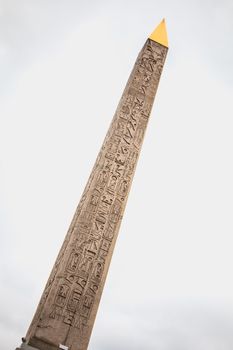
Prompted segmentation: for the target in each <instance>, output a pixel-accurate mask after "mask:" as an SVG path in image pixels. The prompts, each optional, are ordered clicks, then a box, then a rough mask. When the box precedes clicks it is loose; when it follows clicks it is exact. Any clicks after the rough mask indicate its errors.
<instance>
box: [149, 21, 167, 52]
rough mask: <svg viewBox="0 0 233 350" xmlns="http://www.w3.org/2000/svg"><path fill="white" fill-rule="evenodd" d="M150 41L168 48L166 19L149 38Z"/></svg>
mask: <svg viewBox="0 0 233 350" xmlns="http://www.w3.org/2000/svg"><path fill="white" fill-rule="evenodd" d="M149 39H151V40H153V41H156V42H157V43H159V44H161V45H163V46H166V47H168V39H167V29H166V23H165V19H163V20H162V21H161V23H160V24H159V25H158V26H157V27H156V28H155V30H154V31H153V32H152V33H151V35H150V36H149Z"/></svg>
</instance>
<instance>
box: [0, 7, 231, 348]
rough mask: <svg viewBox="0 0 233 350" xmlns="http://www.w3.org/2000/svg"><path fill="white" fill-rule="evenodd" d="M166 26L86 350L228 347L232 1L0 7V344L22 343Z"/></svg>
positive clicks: (229, 320) (10, 346) (229, 342)
mask: <svg viewBox="0 0 233 350" xmlns="http://www.w3.org/2000/svg"><path fill="white" fill-rule="evenodd" d="M163 17H165V18H166V20H167V29H168V36H169V43H170V49H169V53H168V57H167V61H166V65H165V68H164V72H163V75H162V79H161V82H160V86H159V90H158V94H157V97H156V100H155V105H154V108H153V112H152V115H151V120H150V123H149V126H148V131H147V134H146V137H145V142H144V145H143V150H142V153H141V157H140V160H139V164H138V168H137V171H136V175H135V179H134V183H133V187H132V190H131V193H130V197H129V202H128V205H127V209H126V213H125V217H124V220H123V224H122V227H121V230H120V234H119V238H118V242H117V244H116V249H115V252H114V256H113V260H112V264H111V267H110V270H109V276H108V278H107V282H106V286H105V290H104V293H103V298H102V301H101V304H100V308H99V312H98V316H97V320H96V324H95V327H94V331H93V335H92V338H91V342H90V346H89V349H90V350H119V349H120V350H126V349H127V350H131V349H132V350H187V349H188V350H220V349H221V350H232V348H233V332H232V328H233V282H232V265H233V255H232V246H233V238H232V233H233V222H232V209H233V184H232V178H233V164H232V150H233V138H232V135H233V119H232V115H233V113H232V111H233V108H232V90H233V68H232V61H233V48H232V38H233V3H232V1H227V0H222V1H215V0H212V1H210V0H202V1H201V0H196V1H194V0H190V1H184V0H180V1H178V0H173V1H172V0H163V1H162V0H161V1H152V0H143V1H138V0H134V1H133V0H124V1H122V0H118V1H107V0H105V1H104V0H102V1H101V0H100V1H95V2H94V1H92V2H91V1H89V2H87V1H69V0H67V1H61V0H56V1H53V0H47V1H43V0H40V1H36V0H34V1H33V0H30V1H29V0H21V1H17V0H2V1H0V76H1V79H0V116H1V117H0V118H1V128H0V166H1V171H0V198H1V200H0V229H1V236H0V240H1V241H0V246H1V248H2V249H1V257H0V268H1V285H0V295H1V298H0V341H1V350H8V349H9V350H10V349H14V347H15V346H16V345H19V343H20V339H21V337H22V336H24V334H25V333H26V330H27V328H28V326H29V324H30V321H31V318H32V316H33V313H34V311H35V308H36V306H37V303H38V301H39V298H40V295H41V293H42V290H43V288H44V285H45V282H46V280H47V278H48V275H49V272H50V270H51V268H52V265H53V263H54V261H55V257H56V255H57V253H58V250H59V247H60V245H61V243H62V241H63V238H64V236H65V233H66V230H67V228H68V226H69V223H70V221H71V218H72V215H73V213H74V210H75V207H76V205H77V204H78V201H79V198H80V196H81V193H82V191H83V188H84V185H85V182H86V181H87V178H88V176H89V173H90V171H91V168H92V165H93V163H94V160H95V158H96V155H97V153H98V151H99V148H100V146H101V144H102V141H103V138H104V136H105V133H106V130H107V128H108V125H109V124H110V122H111V119H112V116H113V114H114V111H115V108H116V106H117V103H118V101H119V98H120V96H121V94H122V92H123V88H124V86H125V83H126V81H127V79H128V76H129V73H130V71H131V69H132V67H133V64H134V62H135V59H136V57H137V54H138V52H139V50H140V49H141V47H142V45H143V44H144V42H145V40H146V38H147V36H148V34H150V32H151V31H152V30H153V29H154V27H155V26H156V25H157V24H158V23H159V22H160V20H161V19H162V18H163ZM90 98H91V99H92V102H91V103H90V102H89V101H90ZM145 208H146V209H145Z"/></svg>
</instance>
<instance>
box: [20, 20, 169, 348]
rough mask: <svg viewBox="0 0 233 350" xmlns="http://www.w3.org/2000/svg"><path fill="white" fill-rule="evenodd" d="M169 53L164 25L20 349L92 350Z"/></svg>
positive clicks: (131, 84)
mask: <svg viewBox="0 0 233 350" xmlns="http://www.w3.org/2000/svg"><path fill="white" fill-rule="evenodd" d="M167 51H168V43H167V34H166V27H165V21H164V20H163V21H162V22H161V23H160V25H159V26H158V27H157V28H156V29H155V31H154V32H153V33H152V34H151V35H150V37H149V38H148V39H147V41H146V43H145V44H144V46H143V48H142V50H141V51H140V53H139V55H138V58H137V60H136V63H135V66H134V68H133V70H132V73H131V75H130V77H129V80H128V82H127V85H126V88H125V90H124V93H123V95H122V97H121V100H120V102H119V105H118V107H117V110H116V113H115V115H114V117H113V120H112V123H111V125H110V128H109V130H108V133H107V135H106V138H105V140H104V143H103V146H102V148H101V150H100V153H99V155H98V157H97V160H96V163H95V165H94V168H93V170H92V173H91V175H90V178H89V180H88V183H87V185H86V188H85V190H84V193H83V195H82V198H81V201H80V203H79V205H78V207H77V210H76V213H75V215H74V218H73V220H72V222H71V225H70V228H69V230H68V233H67V235H66V237H65V241H64V243H63V245H62V247H61V250H60V252H59V255H58V257H57V260H56V262H55V265H54V267H53V270H52V272H51V274H50V277H49V279H48V282H47V284H46V287H45V290H44V292H43V294H42V297H41V300H40V303H39V305H38V308H37V310H36V313H35V315H34V318H33V320H32V323H31V325H30V327H29V330H28V332H27V335H26V338H25V339H24V343H23V344H22V345H21V347H22V348H25V349H39V350H58V349H65V350H86V349H87V347H88V343H89V340H90V336H91V331H92V328H93V325H94V321H95V317H96V313H97V309H98V305H99V301H100V298H101V294H102V291H103V287H104V283H105V279H106V275H107V272H108V268H109V264H110V261H111V257H112V253H113V249H114V246H115V242H116V239H117V235H118V231H119V227H120V224H121V220H122V217H123V213H124V209H125V205H126V202H127V198H128V194H129V190H130V186H131V182H132V179H133V175H134V172H135V167H136V163H137V160H138V156H139V153H140V149H141V145H142V141H143V138H144V134H145V130H146V126H147V123H148V119H149V115H150V112H151V108H152V105H153V101H154V97H155V94H156V90H157V87H158V84H159V79H160V76H161V73H162V69H163V65H164V61H165V58H166V54H167Z"/></svg>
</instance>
